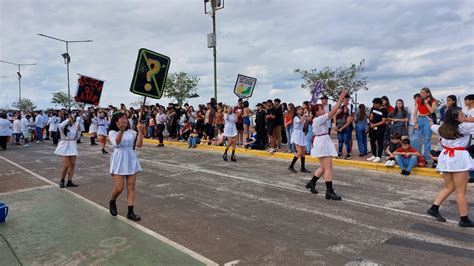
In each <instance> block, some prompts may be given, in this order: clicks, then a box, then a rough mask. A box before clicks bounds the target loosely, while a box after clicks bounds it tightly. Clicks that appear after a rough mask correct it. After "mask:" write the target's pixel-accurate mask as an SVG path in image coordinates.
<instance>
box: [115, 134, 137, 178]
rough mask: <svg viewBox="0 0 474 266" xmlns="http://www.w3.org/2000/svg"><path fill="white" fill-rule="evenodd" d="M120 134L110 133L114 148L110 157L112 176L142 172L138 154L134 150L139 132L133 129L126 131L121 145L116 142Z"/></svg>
mask: <svg viewBox="0 0 474 266" xmlns="http://www.w3.org/2000/svg"><path fill="white" fill-rule="evenodd" d="M118 134H119V132H117V131H115V130H111V131H110V132H109V140H110V143H111V144H112V147H113V148H114V152H113V153H112V156H111V157H110V171H109V173H110V175H121V176H126V175H133V174H136V173H137V172H140V171H142V167H141V166H140V162H139V161H138V157H137V154H136V153H135V150H133V145H134V143H135V137H136V136H137V132H136V131H135V130H131V129H129V130H127V131H125V132H124V133H123V136H122V141H121V142H120V144H119V145H117V143H116V142H115V139H116V138H117V135H118Z"/></svg>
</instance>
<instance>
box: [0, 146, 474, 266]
mask: <svg viewBox="0 0 474 266" xmlns="http://www.w3.org/2000/svg"><path fill="white" fill-rule="evenodd" d="M78 149H79V155H80V156H79V157H78V160H77V166H76V175H75V181H76V182H77V183H78V184H79V187H77V188H72V189H68V190H69V191H72V192H73V193H68V192H67V191H63V190H61V189H59V188H58V187H57V186H56V183H58V182H59V177H58V176H59V168H60V166H61V165H60V160H59V158H58V157H57V156H55V155H54V154H53V151H54V147H53V146H52V145H50V144H49V143H44V144H41V145H33V146H31V147H29V148H24V147H22V146H10V147H9V150H7V151H5V152H2V153H0V166H1V169H2V170H1V172H0V182H1V186H0V200H1V201H2V202H6V203H7V204H9V205H10V214H9V216H8V218H7V222H6V223H5V224H1V225H0V234H1V235H2V238H3V239H1V241H0V243H2V246H1V248H2V250H3V251H2V253H0V254H1V255H2V257H4V256H5V257H7V258H10V260H11V261H15V259H16V258H18V259H19V260H20V261H21V262H22V263H24V264H26V265H28V264H33V262H34V263H37V264H41V263H43V264H45V263H48V262H49V263H51V261H55V262H58V264H61V263H62V264H66V263H68V262H71V261H74V260H81V259H84V260H82V261H80V262H84V263H87V264H93V263H94V261H95V262H97V263H98V264H117V263H118V262H120V263H118V264H134V265H156V264H165V265H169V264H174V265H186V264H193V265H195V264H198V263H207V264H212V263H213V262H216V263H219V264H221V265H222V264H225V263H229V262H230V263H229V264H228V265H230V264H235V263H238V265H262V264H263V265H308V264H318V265H320V264H329V265H360V264H364V263H377V264H417V265H421V264H430V265H447V264H449V265H472V264H473V263H474V230H471V229H465V228H459V227H458V226H457V221H458V219H459V217H458V216H457V209H456V203H455V200H454V197H451V198H449V199H448V200H447V201H446V203H445V204H444V205H443V206H442V207H441V209H440V211H441V213H442V214H444V216H445V217H446V218H448V222H447V223H445V224H442V223H438V222H436V221H434V219H432V218H430V217H428V216H427V215H425V211H426V209H427V208H428V207H429V206H431V201H432V199H433V197H434V196H435V194H436V193H437V192H438V191H439V187H440V186H441V185H442V181H441V180H440V179H438V178H429V177H419V176H410V177H401V176H400V175H398V174H391V173H385V172H376V171H371V170H363V169H352V168H347V167H345V168H343V167H336V168H335V182H334V186H335V190H336V192H337V193H338V194H340V195H341V196H342V198H343V200H342V201H341V202H336V201H328V200H325V199H324V192H325V188H324V184H323V182H321V180H320V181H319V182H318V185H317V189H318V190H319V192H320V194H318V195H313V194H311V193H309V192H308V191H307V190H306V189H304V185H305V183H306V182H307V180H308V179H309V178H310V176H311V175H308V174H300V173H298V174H290V173H289V172H288V170H287V169H286V168H287V167H288V163H289V162H288V161H284V160H278V159H273V158H272V159H267V158H263V157H252V156H242V155H239V154H237V160H238V161H237V162H236V163H233V162H230V161H229V162H223V161H222V158H221V154H220V153H216V152H209V151H202V150H195V149H193V150H191V149H182V148H176V147H168V146H167V147H164V148H156V147H154V146H152V145H145V147H144V148H143V149H141V150H140V151H139V157H140V160H141V164H142V168H143V170H144V171H143V172H142V173H140V174H139V177H138V180H137V187H136V190H137V200H136V207H135V209H136V212H137V214H139V215H141V216H142V217H143V218H144V219H143V220H142V221H141V222H139V225H140V226H139V227H137V226H133V225H132V223H130V222H128V221H127V222H125V219H123V218H122V219H118V218H115V217H112V216H110V215H109V214H108V212H107V211H106V210H104V209H103V208H102V207H106V208H108V201H109V197H110V192H111V190H112V187H113V184H112V178H111V177H110V176H109V175H108V174H107V172H108V167H109V155H103V154H100V153H99V150H98V148H95V147H93V146H90V145H88V144H86V143H84V144H79V145H78ZM109 149H110V148H109ZM316 167H317V165H315V164H309V166H308V168H309V169H310V170H315V169H316ZM296 168H297V169H299V163H297V165H296ZM42 178H44V179H45V180H42ZM50 181H52V182H54V184H51V183H50ZM76 195H77V196H76ZM468 197H469V200H470V202H472V201H473V199H474V187H473V186H472V185H469V187H468ZM89 201H91V202H89ZM117 205H118V209H119V215H122V216H125V215H126V205H127V204H126V193H125V192H124V194H122V195H121V197H120V198H119V200H118V201H117ZM101 206H102V207H101ZM470 213H471V217H472V216H473V215H474V204H472V203H471V205H470ZM155 234H156V235H155ZM159 237H162V239H161V240H160V239H159ZM166 239H169V241H168V242H166V241H167V240H166ZM173 243H177V244H176V245H175V246H173V245H174V244H173ZM5 245H6V246H10V248H11V250H12V252H11V253H8V254H9V255H7V253H6V252H5V251H4V250H5V248H4V246H5ZM4 253H5V255H4ZM199 254H200V255H199ZM206 258H207V259H206Z"/></svg>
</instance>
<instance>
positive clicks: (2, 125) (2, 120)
mask: <svg viewBox="0 0 474 266" xmlns="http://www.w3.org/2000/svg"><path fill="white" fill-rule="evenodd" d="M12 127H13V125H12V123H11V122H10V121H8V119H7V114H6V113H2V114H0V146H1V147H2V149H3V150H6V149H7V143H8V142H9V139H10V138H11V136H12Z"/></svg>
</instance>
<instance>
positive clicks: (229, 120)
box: [222, 106, 237, 162]
mask: <svg viewBox="0 0 474 266" xmlns="http://www.w3.org/2000/svg"><path fill="white" fill-rule="evenodd" d="M224 121H225V125H224V137H226V138H227V146H226V147H225V152H224V155H222V158H223V159H224V161H227V151H228V150H229V147H230V146H232V155H231V156H230V160H232V161H233V162H236V161H237V160H236V159H235V146H236V143H235V137H236V136H237V127H236V125H235V122H236V121H237V116H236V115H235V113H234V109H233V108H232V106H227V110H226V113H225V114H224Z"/></svg>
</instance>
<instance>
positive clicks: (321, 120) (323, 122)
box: [313, 113, 332, 136]
mask: <svg viewBox="0 0 474 266" xmlns="http://www.w3.org/2000/svg"><path fill="white" fill-rule="evenodd" d="M331 126H332V125H331V119H329V116H328V113H325V114H324V115H320V116H318V117H315V118H314V119H313V135H315V136H317V135H323V134H328V132H329V129H330V128H331Z"/></svg>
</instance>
